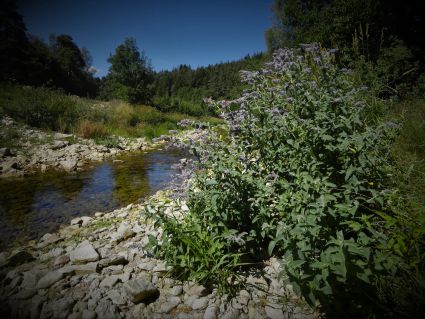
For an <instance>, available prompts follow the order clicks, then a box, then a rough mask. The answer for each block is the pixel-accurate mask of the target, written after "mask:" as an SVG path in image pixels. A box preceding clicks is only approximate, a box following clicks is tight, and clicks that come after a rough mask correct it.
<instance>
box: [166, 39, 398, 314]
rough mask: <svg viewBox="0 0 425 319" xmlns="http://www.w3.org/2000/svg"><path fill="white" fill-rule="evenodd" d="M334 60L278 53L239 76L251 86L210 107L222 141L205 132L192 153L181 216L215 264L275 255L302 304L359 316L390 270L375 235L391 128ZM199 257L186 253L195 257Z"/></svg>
mask: <svg viewBox="0 0 425 319" xmlns="http://www.w3.org/2000/svg"><path fill="white" fill-rule="evenodd" d="M334 53H335V51H334V50H322V49H320V47H319V46H318V45H306V46H303V47H302V48H301V49H298V50H289V49H282V50H279V51H277V52H276V53H275V55H274V58H273V61H272V62H271V63H269V64H268V67H267V68H266V69H264V70H261V71H257V72H243V73H242V77H243V79H244V81H245V82H247V83H248V84H249V85H250V86H251V89H250V90H249V91H247V92H245V94H244V95H243V96H242V97H241V98H239V99H238V100H235V101H233V102H228V101H227V102H226V101H222V102H219V103H215V105H216V106H217V107H218V109H219V110H218V111H219V112H221V114H222V115H223V117H224V118H225V119H226V120H227V122H228V127H229V134H228V135H224V136H225V137H223V135H222V136H217V134H214V132H211V137H210V138H209V139H208V140H205V141H202V142H201V143H199V145H198V146H197V147H196V148H195V150H194V152H195V154H196V155H197V156H198V157H199V159H200V162H201V168H202V169H201V170H200V171H199V173H198V175H197V178H196V182H195V185H196V188H195V190H194V191H192V192H191V193H190V194H189V208H190V216H191V217H190V218H193V219H194V220H196V221H197V224H198V225H199V227H200V230H201V231H204V232H208V233H209V234H210V236H211V237H212V238H217V239H219V240H221V241H222V244H223V248H222V249H223V256H225V255H226V254H235V253H237V254H244V258H245V260H246V261H256V260H258V259H261V258H266V257H268V256H269V255H270V254H276V255H278V256H280V257H282V259H283V260H284V265H285V270H286V274H287V275H288V276H289V278H290V280H291V282H292V284H293V285H294V287H295V288H296V290H297V291H299V292H301V293H302V294H303V296H304V297H305V298H306V299H307V300H308V301H309V302H310V303H311V304H312V305H315V304H316V302H317V301H320V302H321V304H322V306H324V307H326V309H328V310H329V311H332V312H334V313H339V314H342V313H344V312H346V311H347V312H349V313H350V314H355V313H368V312H369V311H373V309H372V308H369V307H372V305H375V306H376V304H375V301H376V300H374V298H375V297H376V285H375V283H376V280H377V278H378V276H380V275H381V274H382V275H387V274H392V273H394V272H395V271H396V266H397V263H398V262H399V259H398V258H397V257H396V256H395V255H394V254H392V253H391V251H390V250H389V249H387V235H386V233H385V230H386V229H385V227H384V225H385V220H386V217H387V216H391V214H392V212H391V211H390V210H389V209H388V201H389V199H390V198H391V196H393V195H392V194H393V190H392V189H391V188H390V187H389V186H388V185H389V183H390V180H389V176H390V174H391V172H392V169H391V167H392V166H391V154H390V147H391V142H392V139H393V137H394V133H395V131H396V126H397V125H395V124H394V123H392V122H389V123H380V122H378V120H377V117H376V116H375V105H374V104H373V103H370V101H369V100H368V99H367V94H368V93H367V88H364V87H358V86H357V85H356V81H355V79H354V76H353V74H352V72H350V71H349V70H340V69H338V67H336V65H335V64H334V63H333V61H334ZM393 198H394V196H393ZM162 222H163V223H165V224H166V223H167V222H169V221H167V219H166V218H165V219H164V218H163V220H162ZM182 227H185V226H182ZM174 236H175V237H174ZM172 237H173V243H174V245H179V243H178V240H179V239H180V236H179V235H178V234H177V232H172ZM176 241H177V242H176ZM199 253H200V252H196V251H191V250H188V251H185V254H189V255H190V256H191V257H193V258H197V260H202V258H200V257H199V256H196V255H197V254H199ZM177 254H178V253H177ZM180 254H182V252H180ZM166 257H170V256H169V255H167V254H166ZM248 258H249V259H248ZM169 260H174V261H175V260H176V256H174V255H173V257H172V258H169ZM184 266H185V267H186V268H187V269H190V267H194V265H192V264H187V265H184ZM208 267H209V265H208V264H206V263H202V265H197V266H196V267H194V269H200V268H202V269H208ZM194 271H196V270H194ZM375 310H376V309H375Z"/></svg>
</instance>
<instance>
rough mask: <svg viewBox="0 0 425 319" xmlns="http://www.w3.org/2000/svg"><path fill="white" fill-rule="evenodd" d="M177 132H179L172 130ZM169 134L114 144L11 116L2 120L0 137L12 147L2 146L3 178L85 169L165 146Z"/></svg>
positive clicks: (0, 167)
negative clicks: (50, 129) (25, 122)
mask: <svg viewBox="0 0 425 319" xmlns="http://www.w3.org/2000/svg"><path fill="white" fill-rule="evenodd" d="M171 133H172V134H176V133H177V131H172V132H171ZM169 138H170V137H169V136H163V137H161V138H157V139H154V140H152V141H150V140H147V139H146V138H125V137H114V141H113V145H108V143H104V144H105V145H101V144H97V143H96V142H95V141H94V140H93V139H84V138H80V137H78V136H76V135H73V134H63V133H59V132H46V131H42V130H39V129H36V128H32V127H29V126H26V125H20V124H18V123H16V122H15V121H14V120H13V119H11V118H10V117H3V118H2V119H1V120H0V140H2V141H3V142H4V143H3V144H8V145H10V147H1V148H0V178H1V177H12V176H25V175H29V174H32V173H34V172H36V171H41V172H44V171H47V170H49V169H54V170H63V171H66V172H73V171H82V170H84V166H86V165H87V164H88V163H89V162H93V161H103V160H105V159H108V158H112V157H115V156H117V155H119V154H122V153H124V152H129V151H139V150H140V151H148V150H151V149H153V148H155V147H158V146H161V145H163V144H164V143H165V142H166V140H168V139H169Z"/></svg>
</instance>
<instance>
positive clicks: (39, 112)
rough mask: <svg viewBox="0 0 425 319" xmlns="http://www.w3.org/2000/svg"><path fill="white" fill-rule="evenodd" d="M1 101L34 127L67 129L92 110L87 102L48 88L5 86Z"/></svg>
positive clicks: (12, 113) (6, 110)
mask: <svg viewBox="0 0 425 319" xmlns="http://www.w3.org/2000/svg"><path fill="white" fill-rule="evenodd" d="M0 103H1V106H2V108H3V110H4V112H5V113H7V114H8V115H10V116H11V117H13V118H15V119H17V120H19V121H22V122H24V123H26V124H28V125H30V126H34V127H41V128H48V129H52V130H55V131H64V132H65V131H70V130H71V129H72V127H73V125H74V124H76V123H77V121H78V120H79V119H80V118H81V117H82V115H83V114H85V113H89V112H90V108H89V105H88V104H87V103H86V102H85V101H83V100H81V99H79V98H73V97H71V96H69V95H66V94H63V93H61V92H58V91H54V90H51V89H47V88H32V87H19V86H11V85H9V86H3V87H2V88H1V93H0Z"/></svg>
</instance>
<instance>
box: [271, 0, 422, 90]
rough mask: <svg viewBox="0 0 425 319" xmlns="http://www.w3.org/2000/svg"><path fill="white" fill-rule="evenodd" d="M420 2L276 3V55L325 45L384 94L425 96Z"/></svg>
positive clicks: (317, 0) (312, 0) (273, 39)
mask: <svg viewBox="0 0 425 319" xmlns="http://www.w3.org/2000/svg"><path fill="white" fill-rule="evenodd" d="M422 6H423V5H422V3H420V1H413V0H408V1H404V2H401V1H395V0H389V1H388V0H387V1H385V0H331V1H329V0H276V1H275V3H274V5H273V11H274V14H275V23H274V25H273V27H272V28H270V29H268V30H267V31H266V34H265V35H266V41H267V44H268V48H269V50H270V51H273V50H275V49H277V48H282V47H296V46H298V45H299V44H301V43H312V42H317V43H320V44H321V45H322V46H323V47H326V48H335V49H338V50H339V51H340V54H339V58H340V59H341V61H339V62H340V63H341V64H343V65H346V66H348V67H350V68H352V69H356V70H360V71H361V72H360V73H359V74H361V76H362V79H361V80H362V81H366V82H369V83H370V84H373V83H376V82H379V83H378V86H380V87H381V88H383V91H384V92H382V93H384V94H386V95H387V96H388V95H398V96H400V97H407V96H409V95H410V96H412V95H417V94H423V93H424V91H425V76H424V67H425V38H424V36H423V31H424V30H425V20H424V17H423V8H422Z"/></svg>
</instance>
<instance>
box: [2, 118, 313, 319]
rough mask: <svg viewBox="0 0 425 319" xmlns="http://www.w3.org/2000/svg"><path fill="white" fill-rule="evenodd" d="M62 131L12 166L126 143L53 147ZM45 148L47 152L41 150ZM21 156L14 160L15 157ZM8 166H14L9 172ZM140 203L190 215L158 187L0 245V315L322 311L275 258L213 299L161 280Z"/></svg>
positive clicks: (153, 234) (75, 318) (73, 318)
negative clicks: (299, 292)
mask: <svg viewBox="0 0 425 319" xmlns="http://www.w3.org/2000/svg"><path fill="white" fill-rule="evenodd" d="M11 125H14V124H11ZM34 132H35V131H34ZM34 132H32V134H35V133H34ZM37 134H39V132H37ZM200 134H203V133H202V131H200V130H198V131H187V132H183V133H181V134H177V135H175V137H173V138H169V137H163V138H160V139H157V140H154V141H153V142H150V143H145V142H143V143H142V144H139V145H140V146H134V147H136V149H148V148H150V147H155V146H158V145H164V146H165V144H166V143H168V142H169V143H170V144H171V143H173V142H174V143H178V142H180V141H182V140H188V139H196V136H198V135H200ZM66 138H67V137H64V136H61V135H57V137H55V138H54V140H53V142H52V141H51V142H49V143H42V144H39V145H38V146H37V147H29V148H27V150H32V149H34V150H35V151H34V152H32V151H27V152H24V151H22V150H21V151H22V153H19V152H17V153H18V154H22V156H27V158H31V156H33V154H38V152H39V151H38V150H37V148H41V149H43V150H45V151H44V152H46V153H48V154H57V155H55V156H50V155H49V156H45V157H44V158H48V157H49V158H55V160H52V161H44V162H43V161H41V163H40V161H31V160H30V161H29V162H27V161H25V163H27V164H25V165H23V166H22V168H20V169H19V170H20V171H22V172H24V173H25V172H31V170H32V169H34V168H38V169H41V165H43V164H44V165H46V166H47V167H48V168H55V169H64V167H63V166H62V164H57V163H61V161H67V160H69V159H70V158H74V155H70V154H74V153H73V152H72V151H68V150H67V149H69V148H70V147H71V146H72V145H81V146H80V147H81V148H85V147H87V149H86V150H87V154H89V153H88V152H90V151H93V154H101V155H93V157H90V160H92V158H94V160H102V159H105V158H108V157H109V156H114V155H115V154H117V153H119V152H122V151H124V150H130V149H132V146H127V148H124V149H118V150H117V152H116V153H115V152H114V150H113V149H108V150H109V152H102V151H101V149H99V148H98V147H99V146H95V145H92V144H90V143H88V144H85V143H80V142H78V143H73V144H71V145H65V146H63V147H61V148H57V149H52V148H51V145H55V144H58V143H59V141H61V140H62V141H66ZM40 145H43V146H40ZM83 145H85V146H83ZM132 145H136V144H132ZM47 147H50V150H51V152H50V151H49V152H47V151H46V148H47ZM74 147H75V146H74ZM71 149H73V148H72V147H71ZM59 152H63V153H59ZM41 153H43V152H41ZM76 153H78V152H76ZM18 154H17V155H16V156H15V157H18V156H20V155H18ZM59 154H62V155H61V156H59ZM67 154H69V155H67ZM78 154H86V153H85V152H80V153H78ZM8 157H13V156H9V155H7V156H5V157H3V160H4V158H8ZM7 160H9V159H7ZM86 160H89V156H85V155H81V156H80V157H79V159H78V160H77V163H78V162H79V161H86ZM31 163H32V164H31ZM46 163H47V164H46ZM48 163H56V164H52V165H48ZM79 168H81V169H82V168H83V166H81V167H79V166H78V164H76V165H75V166H74V168H73V169H74V170H78V169H79ZM27 169H28V170H27ZM15 170H16V171H18V169H16V168H15ZM15 173H16V172H14V171H12V173H11V175H13V174H15ZM19 174H20V173H19ZM5 175H7V174H5ZM146 206H149V207H155V206H158V207H159V206H161V207H163V206H166V207H167V213H168V214H173V215H174V216H181V217H182V218H183V217H184V216H185V214H187V212H188V207H187V205H186V202H185V201H184V200H183V199H182V198H178V197H177V198H176V196H173V193H172V191H159V192H157V193H156V194H155V195H153V196H151V197H149V198H147V199H145V201H144V202H142V203H136V204H130V205H128V206H126V207H123V208H119V209H116V210H114V211H112V212H101V211H98V212H93V213H92V214H90V216H80V217H76V218H74V219H72V220H71V221H70V222H69V223H68V224H67V225H62V226H61V227H60V228H59V230H58V231H55V232H50V233H46V234H45V235H44V236H42V237H41V238H40V239H39V240H31V241H27V242H23V243H20V245H19V246H16V245H15V246H13V245H12V246H11V247H9V248H8V249H6V250H5V251H3V252H1V253H0V305H1V306H0V311H1V313H2V314H3V315H4V316H5V317H6V318H70V319H79V318H84V319H88V318H129V319H130V318H203V319H212V318H227V319H231V318H272V319H278V318H317V317H319V315H318V313H317V312H315V311H313V310H311V308H309V306H308V305H307V304H306V303H305V302H304V301H303V300H301V299H300V298H299V297H297V296H296V294H295V293H294V292H293V290H292V287H291V286H290V285H286V284H284V282H283V281H282V280H281V279H278V274H279V272H280V270H281V264H280V262H279V261H278V260H277V259H275V258H271V259H269V260H267V261H266V262H264V264H262V265H258V267H256V268H255V269H252V270H251V271H249V272H247V273H241V279H242V281H244V282H245V283H246V284H245V285H244V286H243V288H241V289H240V290H239V291H238V292H237V293H236V294H235V295H234V296H228V295H224V296H220V295H218V293H217V290H216V289H215V288H214V287H203V286H200V285H198V284H196V283H193V282H181V281H179V280H178V278H170V277H168V276H167V273H168V271H169V270H170V268H169V267H167V265H166V264H165V262H164V261H162V260H159V259H157V258H155V256H154V254H153V253H152V250H151V248H150V242H151V240H152V239H153V238H155V239H157V240H160V237H161V234H162V230H161V229H160V228H158V227H155V226H154V224H153V221H152V220H151V219H150V218H149V217H148V215H147V214H146V213H145V207H146Z"/></svg>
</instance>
